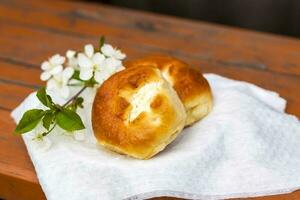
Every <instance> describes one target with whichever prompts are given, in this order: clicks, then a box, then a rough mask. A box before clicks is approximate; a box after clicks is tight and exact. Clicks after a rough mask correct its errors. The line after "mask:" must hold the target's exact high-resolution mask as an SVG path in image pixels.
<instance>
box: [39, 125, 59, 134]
mask: <svg viewBox="0 0 300 200" xmlns="http://www.w3.org/2000/svg"><path fill="white" fill-rule="evenodd" d="M56 125H57V123H55V124H54V125H53V126H52V128H51V129H50V130H49V131H47V132H45V133H43V134H42V136H46V135H48V134H49V133H50V132H51V131H52V130H53V129H54V128H55V126H56Z"/></svg>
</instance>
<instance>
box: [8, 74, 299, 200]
mask: <svg viewBox="0 0 300 200" xmlns="http://www.w3.org/2000/svg"><path fill="white" fill-rule="evenodd" d="M205 77H206V78H207V79H208V81H209V83H210V85H211V87H212V91H213V96H214V106H213V110H212V112H211V113H210V114H209V115H208V116H207V117H206V118H204V119H203V120H201V121H199V122H197V123H195V124H194V125H193V126H191V127H189V128H186V129H184V131H183V132H182V133H181V135H179V136H178V138H177V139H176V140H175V141H174V142H173V143H172V144H170V145H169V146H168V147H167V148H166V149H165V150H164V151H163V152H161V153H159V154H158V155H156V156H155V157H154V158H152V159H150V160H136V159H132V158H129V157H126V156H122V155H119V154H116V153H113V152H110V151H108V150H105V149H103V148H102V147H99V146H98V145H96V142H95V139H94V137H93V134H92V131H91V129H90V105H91V102H92V98H93V91H88V92H87V93H89V94H87V93H85V94H84V95H85V96H89V100H88V101H86V102H85V104H86V105H85V106H86V110H85V113H82V116H84V117H85V118H86V120H85V123H86V125H87V126H88V132H87V139H86V140H85V141H84V142H79V141H76V140H74V139H73V138H72V137H70V136H66V135H62V134H59V133H53V134H51V136H50V138H51V140H52V141H53V145H52V147H51V148H50V149H49V150H48V151H46V152H42V151H40V150H38V149H36V148H35V147H34V145H32V141H31V140H30V138H29V135H30V134H24V135H23V138H24V141H25V143H26V146H27V149H28V152H29V155H30V157H31V159H32V162H33V164H34V166H35V170H36V172H37V175H38V178H39V181H40V184H41V186H42V188H43V190H44V192H45V195H46V197H47V198H48V199H49V200H57V199H62V200H67V199H72V200H85V199H90V200H95V199H96V200H97V199H99V200H106V199H108V200H115V199H117V200H118V199H144V198H151V197H157V196H173V197H181V198H188V199H223V198H233V197H250V196H259V195H269V194H279V193H287V192H292V191H294V190H297V189H300V123H299V120H298V119H297V118H296V117H294V116H292V115H288V114H285V113H284V109H285V105H286V101H285V100H284V99H282V98H281V97H279V95H278V94H277V93H274V92H271V91H267V90H264V89H262V88H259V87H257V86H255V85H253V84H250V83H246V82H240V81H234V80H230V79H227V78H224V77H221V76H218V75H214V74H206V75H205ZM86 98H87V97H86ZM39 106H40V105H39V103H38V101H37V100H36V97H35V94H31V95H30V96H29V97H28V98H27V99H26V100H25V101H24V102H23V103H22V104H21V105H20V106H19V107H18V108H16V109H15V110H14V111H13V113H12V116H13V118H14V119H15V121H16V122H17V121H18V120H19V119H20V117H21V116H22V114H23V112H24V111H25V110H27V109H29V108H33V107H39ZM99 114H100V115H101V113H99Z"/></svg>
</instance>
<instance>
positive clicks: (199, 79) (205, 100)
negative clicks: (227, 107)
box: [124, 55, 212, 126]
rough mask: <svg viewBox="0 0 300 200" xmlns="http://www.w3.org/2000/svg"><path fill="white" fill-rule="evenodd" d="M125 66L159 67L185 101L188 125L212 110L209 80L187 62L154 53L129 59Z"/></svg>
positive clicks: (186, 123)
mask: <svg viewBox="0 0 300 200" xmlns="http://www.w3.org/2000/svg"><path fill="white" fill-rule="evenodd" d="M124 66H125V67H126V68H130V67H137V66H139V67H144V66H154V67H157V68H159V69H160V70H161V71H162V73H163V76H164V77H165V78H166V79H167V80H168V82H169V83H170V84H171V85H172V86H173V87H174V89H175V90H176V92H177V94H178V95H179V98H180V99H181V101H182V102H183V105H184V107H185V109H186V113H187V119H186V122H185V125H186V126H187V125H191V124H192V123H194V122H196V121H198V120H200V119H201V118H203V117H205V116H206V115H207V114H208V113H209V112H210V111H211V109H212V93H211V89H210V86H209V84H208V82H207V80H206V79H205V78H204V77H203V76H202V74H201V72H199V71H198V70H195V69H193V68H191V67H189V66H188V65H187V64H186V63H184V62H182V61H180V60H178V59H176V58H173V57H170V56H161V55H152V56H146V57H143V58H140V59H136V60H131V61H127V62H126V63H125V64H124Z"/></svg>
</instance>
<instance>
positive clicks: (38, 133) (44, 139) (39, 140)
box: [30, 123, 52, 152]
mask: <svg viewBox="0 0 300 200" xmlns="http://www.w3.org/2000/svg"><path fill="white" fill-rule="evenodd" d="M45 131H47V130H46V129H45V128H44V127H43V126H42V124H41V123H39V124H38V125H37V127H36V128H35V129H34V131H33V132H32V134H31V136H30V137H31V138H32V144H33V147H34V148H35V149H37V150H39V151H41V152H46V151H47V150H48V149H50V147H51V145H52V141H51V140H50V139H49V137H48V136H43V135H42V133H44V132H45Z"/></svg>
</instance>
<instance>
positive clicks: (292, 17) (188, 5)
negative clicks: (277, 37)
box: [86, 0, 300, 37]
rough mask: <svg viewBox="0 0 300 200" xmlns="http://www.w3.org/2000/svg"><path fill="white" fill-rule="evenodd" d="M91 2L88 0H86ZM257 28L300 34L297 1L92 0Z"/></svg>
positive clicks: (294, 34)
mask: <svg viewBox="0 0 300 200" xmlns="http://www.w3.org/2000/svg"><path fill="white" fill-rule="evenodd" d="M86 1H90V0H86ZM93 1H95V2H104V3H107V4H111V5H116V6H121V7H128V8H134V9H138V10H146V11H152V12H157V13H163V14H168V15H174V16H180V17H185V18H191V19H197V20H201V21H207V22H214V23H219V24H226V25H230V26H237V27H242V28H249V29H253V30H258V31H266V32H272V33H277V34H284V35H290V36H295V37H300V1H299V0H125V1H124V0H93Z"/></svg>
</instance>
